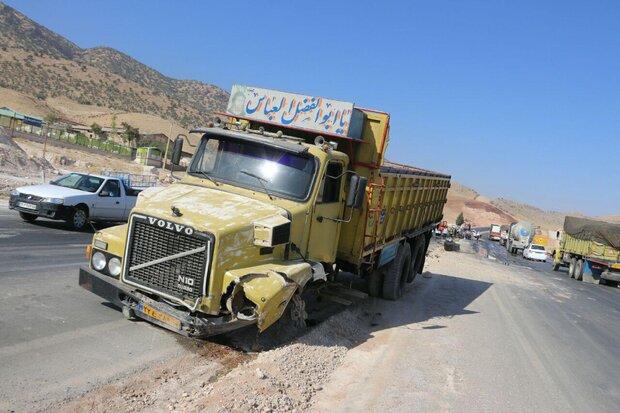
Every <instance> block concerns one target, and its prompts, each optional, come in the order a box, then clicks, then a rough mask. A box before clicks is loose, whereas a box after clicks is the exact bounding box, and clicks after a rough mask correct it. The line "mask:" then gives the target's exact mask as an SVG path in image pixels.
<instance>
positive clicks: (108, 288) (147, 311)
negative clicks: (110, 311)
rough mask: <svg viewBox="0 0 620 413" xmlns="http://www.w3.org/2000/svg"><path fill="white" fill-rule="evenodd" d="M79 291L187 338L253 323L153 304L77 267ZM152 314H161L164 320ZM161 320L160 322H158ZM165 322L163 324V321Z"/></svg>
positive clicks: (164, 304)
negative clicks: (85, 291)
mask: <svg viewBox="0 0 620 413" xmlns="http://www.w3.org/2000/svg"><path fill="white" fill-rule="evenodd" d="M79 284H80V286H81V287H82V288H84V289H86V290H88V291H90V292H92V293H93V294H96V295H98V296H99V297H101V298H104V299H105V300H107V301H109V302H111V303H113V304H114V305H116V306H118V307H121V308H122V309H123V312H124V313H126V312H127V313H128V314H129V315H131V316H135V317H138V318H141V319H143V320H146V321H149V322H151V323H153V324H157V325H158V326H160V327H163V328H166V329H168V330H171V331H174V332H176V333H179V334H182V335H184V336H188V337H209V336H215V335H218V334H223V333H226V332H229V331H232V330H237V329H239V328H242V327H245V326H247V325H250V324H254V323H255V322H256V321H255V320H240V319H238V318H232V317H231V316H229V315H226V316H219V317H206V316H202V315H200V314H198V313H191V312H190V311H188V310H180V309H178V308H176V307H173V306H171V305H169V304H166V303H163V302H160V301H155V300H153V299H152V298H150V297H148V296H146V295H144V294H142V293H141V292H139V291H137V290H135V289H133V288H130V287H129V286H127V285H125V284H122V283H120V282H119V281H118V280H117V279H115V278H112V277H109V276H106V275H104V274H101V273H98V272H96V271H94V270H92V269H90V268H88V267H80V279H79ZM153 310H155V314H157V313H159V314H163V315H164V317H161V316H158V317H159V318H155V316H154V312H153ZM162 320H164V321H162ZM165 320H167V321H165Z"/></svg>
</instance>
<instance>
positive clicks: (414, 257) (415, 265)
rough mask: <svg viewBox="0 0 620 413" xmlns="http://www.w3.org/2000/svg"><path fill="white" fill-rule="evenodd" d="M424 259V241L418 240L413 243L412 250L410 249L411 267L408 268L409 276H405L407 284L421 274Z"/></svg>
mask: <svg viewBox="0 0 620 413" xmlns="http://www.w3.org/2000/svg"><path fill="white" fill-rule="evenodd" d="M424 258H425V257H424V241H423V240H421V239H418V240H416V241H415V242H414V243H413V248H412V249H411V265H410V266H409V267H410V269H409V275H407V282H408V283H412V282H413V280H415V277H416V276H417V275H418V274H419V273H421V272H422V267H423V266H424Z"/></svg>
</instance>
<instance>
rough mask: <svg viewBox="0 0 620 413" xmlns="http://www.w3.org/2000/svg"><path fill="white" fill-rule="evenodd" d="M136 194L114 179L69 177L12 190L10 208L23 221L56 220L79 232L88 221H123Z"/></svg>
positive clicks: (84, 175)
mask: <svg viewBox="0 0 620 413" xmlns="http://www.w3.org/2000/svg"><path fill="white" fill-rule="evenodd" d="M139 192H140V190H139V189H135V188H129V187H127V186H126V185H125V184H124V183H123V181H122V180H121V179H119V178H116V177H111V176H104V175H91V174H81V173H70V174H69V175H65V176H62V177H60V178H58V179H56V180H55V181H51V182H50V183H49V184H48V185H34V186H22V187H19V188H17V189H15V190H14V191H12V192H11V197H10V199H9V208H10V209H14V210H16V211H18V212H19V215H20V217H21V218H22V219H24V220H25V221H29V222H32V221H34V220H35V219H37V218H38V217H44V218H50V219H58V220H64V221H66V222H67V224H68V225H69V226H70V227H71V228H73V229H76V230H80V229H82V228H84V226H86V224H87V223H88V221H126V220H127V217H128V216H129V212H130V211H131V209H132V208H133V207H134V206H135V205H136V200H137V197H138V193H139Z"/></svg>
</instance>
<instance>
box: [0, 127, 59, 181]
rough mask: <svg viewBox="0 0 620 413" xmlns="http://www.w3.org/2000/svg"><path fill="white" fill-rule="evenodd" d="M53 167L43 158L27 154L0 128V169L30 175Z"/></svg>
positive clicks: (17, 174) (19, 174)
mask: <svg viewBox="0 0 620 413" xmlns="http://www.w3.org/2000/svg"><path fill="white" fill-rule="evenodd" d="M53 169H54V168H53V167H52V165H51V164H50V163H49V162H48V161H46V160H45V159H42V158H35V157H31V156H29V155H28V154H27V153H26V152H25V151H24V150H23V149H22V148H20V147H19V146H17V144H16V143H15V142H13V140H12V139H11V137H10V136H9V135H8V134H7V133H6V131H5V130H4V129H2V128H0V171H4V172H7V173H11V174H12V175H14V176H32V175H36V174H38V173H40V172H41V171H49V170H53Z"/></svg>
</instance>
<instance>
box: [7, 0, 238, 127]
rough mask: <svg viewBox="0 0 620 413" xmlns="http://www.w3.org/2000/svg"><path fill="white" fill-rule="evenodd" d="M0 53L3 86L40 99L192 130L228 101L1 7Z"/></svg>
mask: <svg viewBox="0 0 620 413" xmlns="http://www.w3.org/2000/svg"><path fill="white" fill-rule="evenodd" d="M0 50H1V52H0V73H2V76H1V77H0V87H4V88H8V89H12V90H16V91H19V92H22V93H24V94H26V95H29V96H33V97H35V98H36V99H38V100H40V101H45V100H46V99H48V98H59V97H63V98H67V99H69V100H71V101H75V102H78V103H80V104H84V105H90V106H100V107H103V108H109V109H111V110H118V111H122V112H128V113H145V114H150V115H155V116H158V117H161V118H165V119H172V120H175V121H176V122H177V123H178V124H180V125H181V126H182V127H184V128H188V127H191V126H199V125H203V124H204V123H206V117H207V115H208V114H209V113H211V112H213V111H216V110H223V109H224V108H225V105H226V102H227V100H228V93H227V92H225V91H224V90H222V89H220V88H218V87H216V86H213V85H209V84H205V83H202V82H199V81H195V80H176V79H172V78H170V77H167V76H164V75H163V74H161V73H159V72H157V71H156V70H154V69H152V68H150V67H148V66H146V65H144V64H142V63H140V62H138V61H137V60H135V59H134V58H132V57H131V56H127V55H126V54H124V53H121V52H119V51H117V50H115V49H112V48H108V47H96V48H92V49H81V48H80V47H78V46H77V45H75V44H74V43H72V42H71V41H69V40H67V39H65V38H63V37H62V36H60V35H58V34H56V33H54V32H52V31H50V30H48V29H47V28H45V27H43V26H41V25H39V24H37V23H36V22H34V21H32V20H30V19H29V18H28V17H26V16H24V15H23V14H21V13H19V12H18V11H16V10H14V9H12V8H11V7H9V6H6V5H4V4H3V3H0Z"/></svg>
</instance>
